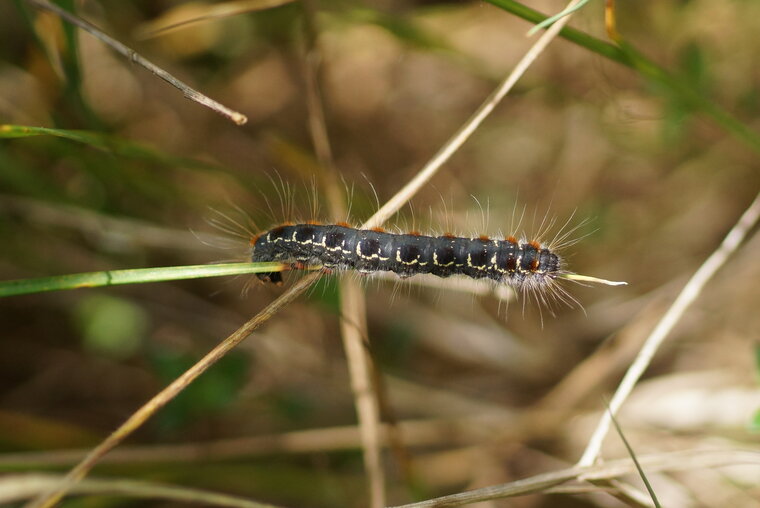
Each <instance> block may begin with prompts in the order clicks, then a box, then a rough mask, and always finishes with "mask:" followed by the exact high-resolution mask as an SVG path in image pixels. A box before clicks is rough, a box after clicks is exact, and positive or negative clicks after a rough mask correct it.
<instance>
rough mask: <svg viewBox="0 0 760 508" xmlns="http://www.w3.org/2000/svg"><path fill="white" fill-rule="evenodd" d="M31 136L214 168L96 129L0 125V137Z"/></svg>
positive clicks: (216, 168)
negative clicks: (49, 137)
mask: <svg viewBox="0 0 760 508" xmlns="http://www.w3.org/2000/svg"><path fill="white" fill-rule="evenodd" d="M33 136H54V137H57V138H62V139H68V140H70V141H76V142H78V143H82V144H85V145H88V146H91V147H92V148H96V149H98V150H104V151H107V152H111V153H114V154H116V155H123V156H125V157H130V158H133V159H143V160H148V161H152V162H157V163H161V164H167V165H171V166H179V167H187V168H191V169H200V170H218V169H219V167H218V166H215V165H213V164H209V163H205V162H201V161H196V160H193V159H187V158H183V157H175V156H172V155H166V154H163V153H161V152H160V151H158V150H155V149H152V148H150V147H147V146H144V145H141V144H139V143H135V142H132V141H127V140H124V139H120V138H118V137H115V136H109V135H107V134H101V133H99V132H93V131H86V130H72V129H52V128H49V127H35V126H30V125H13V124H0V139H18V138H29V137H33Z"/></svg>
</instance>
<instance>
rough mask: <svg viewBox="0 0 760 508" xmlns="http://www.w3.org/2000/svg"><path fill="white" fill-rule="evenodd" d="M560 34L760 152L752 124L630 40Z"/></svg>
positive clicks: (529, 15)
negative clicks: (637, 76)
mask: <svg viewBox="0 0 760 508" xmlns="http://www.w3.org/2000/svg"><path fill="white" fill-rule="evenodd" d="M486 1H487V2H488V3H490V4H493V5H495V6H496V7H499V8H500V9H503V10H505V11H507V12H509V13H511V14H514V15H515V16H518V17H520V18H523V19H525V20H526V21H530V22H531V23H541V22H543V21H544V20H546V19H549V17H548V16H546V15H544V14H542V13H540V12H538V11H535V10H533V9H531V8H529V7H526V6H524V5H523V4H521V3H519V2H515V1H514V0H486ZM559 35H560V37H563V38H564V39H566V40H568V41H570V42H573V43H575V44H578V45H579V46H581V47H583V48H586V49H588V50H590V51H593V52H594V53H597V54H599V55H602V56H604V57H605V58H608V59H610V60H613V61H615V62H618V63H621V64H623V65H625V66H628V67H630V68H632V69H635V70H636V71H637V72H638V73H639V74H640V75H641V76H643V77H644V78H646V79H648V80H649V81H650V82H652V83H656V84H657V85H659V86H660V89H662V90H665V91H667V92H668V93H669V94H672V95H674V96H676V97H678V98H679V99H681V100H682V101H683V102H684V103H685V104H688V105H689V106H690V107H692V108H693V109H694V110H696V111H699V112H701V113H703V114H705V115H707V116H709V117H710V118H712V119H713V121H714V122H715V123H716V124H718V125H719V126H721V127H722V128H723V129H724V130H726V131H727V132H730V133H731V134H733V135H734V136H736V137H737V138H738V139H740V140H742V141H744V142H745V143H746V144H747V145H748V146H749V147H750V148H752V149H753V150H755V151H756V152H759V153H760V134H758V133H757V132H756V131H754V130H752V129H751V128H749V127H748V126H747V125H745V124H744V123H742V122H741V121H740V120H739V119H737V118H736V117H734V116H733V115H732V114H731V113H729V112H728V111H726V110H725V109H723V108H721V107H720V106H718V105H717V104H715V103H714V102H712V101H710V100H708V99H707V98H706V97H704V96H703V95H702V94H700V93H699V91H697V90H695V89H694V87H693V86H692V85H691V84H690V83H688V82H686V81H685V80H683V79H680V78H679V77H677V76H675V75H673V74H670V73H669V72H668V71H667V70H665V69H664V68H662V67H660V66H659V65H657V64H656V63H654V62H652V61H651V60H649V59H648V58H646V57H645V56H644V55H643V54H641V53H640V52H639V51H638V50H636V49H635V48H633V47H632V46H631V45H630V44H627V43H625V42H621V44H620V46H616V45H613V44H610V43H608V42H605V41H602V40H601V39H597V38H596V37H592V36H590V35H588V34H585V33H583V32H581V31H579V30H575V29H574V28H567V27H566V28H563V29H562V31H560V33H559Z"/></svg>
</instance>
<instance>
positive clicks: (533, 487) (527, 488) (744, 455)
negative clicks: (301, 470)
mask: <svg viewBox="0 0 760 508" xmlns="http://www.w3.org/2000/svg"><path fill="white" fill-rule="evenodd" d="M639 462H640V463H641V465H642V466H643V467H646V469H647V470H648V471H650V472H659V471H683V470H693V469H700V468H715V467H720V466H728V465H736V464H760V453H757V452H751V451H743V450H730V451H726V450H717V451H716V450H688V451H683V452H671V453H664V454H654V455H645V456H639ZM635 472H636V466H635V464H634V463H633V461H632V460H630V459H623V460H616V461H612V462H608V463H606V464H604V465H598V466H590V467H581V466H575V467H571V468H568V469H562V470H560V471H554V472H551V473H545V474H540V475H536V476H533V477H530V478H526V479H523V480H518V481H515V482H511V483H505V484H502V485H494V486H491V487H484V488H481V489H475V490H470V491H467V492H460V493H458V494H452V495H450V496H443V497H437V498H435V499H428V500H425V501H421V502H418V503H411V504H405V505H401V506H397V507H396V508H433V507H435V508H442V507H444V506H462V505H465V504H470V503H477V502H481V501H490V500H492V499H501V498H506V497H515V496H523V495H526V494H532V493H539V492H541V493H545V492H547V491H548V490H550V489H552V491H557V490H556V489H553V487H556V486H558V485H562V484H565V483H567V482H570V481H600V480H611V479H615V478H617V477H619V476H622V475H627V474H631V473H635Z"/></svg>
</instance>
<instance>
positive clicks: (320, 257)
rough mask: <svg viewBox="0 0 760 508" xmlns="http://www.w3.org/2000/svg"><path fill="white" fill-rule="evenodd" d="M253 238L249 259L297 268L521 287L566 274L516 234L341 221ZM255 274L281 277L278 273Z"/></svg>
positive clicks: (551, 255) (549, 254) (553, 258)
mask: <svg viewBox="0 0 760 508" xmlns="http://www.w3.org/2000/svg"><path fill="white" fill-rule="evenodd" d="M251 243H252V244H253V252H252V255H251V260H252V261H253V262H267V261H280V262H283V263H290V264H291V265H292V266H294V267H296V268H299V267H303V266H304V265H321V266H323V267H324V268H326V269H336V270H356V271H358V272H360V273H365V274H368V273H374V272H379V271H387V272H393V273H395V274H396V275H398V276H399V277H401V278H406V277H411V276H413V275H416V274H423V273H427V274H432V275H437V276H439V277H449V276H451V275H457V274H461V275H465V276H468V277H471V278H474V279H491V280H493V281H496V282H497V283H504V284H508V285H510V286H512V287H515V288H517V289H523V290H525V289H539V288H541V287H545V286H550V287H551V286H552V285H553V282H554V279H555V278H556V277H558V276H559V275H561V274H563V273H565V272H564V271H563V269H562V266H563V262H562V259H561V258H560V256H558V255H557V254H556V253H555V252H553V251H552V250H551V249H549V248H546V247H542V245H541V244H540V243H538V242H536V241H531V242H520V241H518V240H517V239H516V238H514V237H507V238H506V239H504V240H496V239H492V238H489V237H487V236H480V237H477V238H467V237H457V236H454V235H451V234H445V235H442V236H426V235H421V234H418V233H407V234H396V233H390V232H387V231H385V230H382V229H379V228H378V229H369V230H365V229H356V228H353V227H350V226H349V225H348V224H345V223H338V224H317V223H302V224H286V225H280V226H277V227H275V228H273V229H270V230H269V231H266V232H264V233H262V234H260V235H258V237H255V238H254V239H253V240H252V242H251ZM258 277H259V278H260V279H261V280H264V281H270V282H275V283H279V282H281V281H282V276H281V274H280V273H279V272H272V273H262V274H258Z"/></svg>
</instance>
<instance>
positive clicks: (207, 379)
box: [150, 348, 249, 432]
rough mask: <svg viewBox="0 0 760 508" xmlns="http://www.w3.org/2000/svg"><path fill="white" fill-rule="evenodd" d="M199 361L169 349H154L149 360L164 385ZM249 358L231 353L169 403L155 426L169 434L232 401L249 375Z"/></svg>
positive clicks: (219, 409)
mask: <svg viewBox="0 0 760 508" xmlns="http://www.w3.org/2000/svg"><path fill="white" fill-rule="evenodd" d="M197 360H198V359H197V358H195V357H194V356H192V355H190V354H187V353H184V352H177V351H173V350H169V349H165V348H162V349H158V348H157V349H154V350H153V351H151V353H150V361H151V363H152V365H153V368H154V369H155V370H156V373H157V374H158V376H159V377H160V378H161V380H162V381H163V382H164V383H169V382H171V381H174V379H176V378H177V377H179V376H180V375H182V374H183V373H184V372H185V371H186V370H187V369H189V368H190V367H192V366H193V365H194V364H195V362H196V361H197ZM248 364H249V359H248V357H247V356H246V355H245V354H243V353H241V352H239V351H231V352H229V353H227V354H226V355H225V356H224V357H223V358H221V359H219V361H218V362H217V363H216V365H215V366H214V368H213V369H210V370H209V371H207V372H206V373H205V374H204V375H203V376H201V377H199V378H198V379H197V380H196V381H195V382H193V383H191V384H190V385H188V386H187V387H186V388H185V389H184V390H183V391H182V393H180V394H179V395H178V396H177V397H176V398H175V399H174V400H172V401H171V402H170V403H169V404H167V405H166V407H165V408H164V409H163V410H162V411H161V413H159V415H158V425H159V427H160V428H161V430H162V431H164V432H170V431H172V430H175V429H177V428H181V427H183V426H185V425H187V424H188V423H191V422H192V421H193V420H195V419H196V418H197V417H199V416H202V415H207V414H213V413H218V412H219V411H221V410H223V409H224V408H225V407H227V406H228V405H229V404H230V403H231V402H233V401H234V400H235V397H236V395H237V393H238V391H239V390H240V389H241V388H242V387H243V385H244V384H245V380H246V378H247V375H248Z"/></svg>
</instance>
